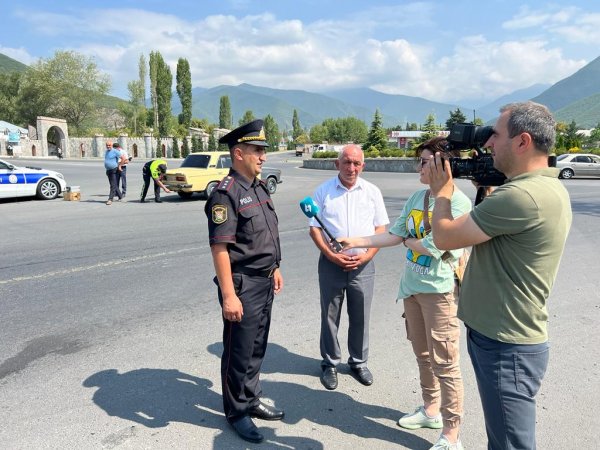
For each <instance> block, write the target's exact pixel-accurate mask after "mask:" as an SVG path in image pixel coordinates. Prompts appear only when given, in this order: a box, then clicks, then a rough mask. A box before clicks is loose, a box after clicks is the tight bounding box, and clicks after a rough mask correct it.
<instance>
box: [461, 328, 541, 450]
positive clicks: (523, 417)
mask: <svg viewBox="0 0 600 450" xmlns="http://www.w3.org/2000/svg"><path fill="white" fill-rule="evenodd" d="M467 348H468V350H469V356H470V357H471V362H472V363H473V369H474V371H475V378H476V379H477V387H478V388H479V396H480V397H481V406H482V407H483V415H484V417H485V431H486V432H487V437H488V446H487V448H488V450H513V449H527V450H535V448H536V445H535V395H536V394H537V392H538V390H539V389H540V386H541V384H542V379H543V378H544V374H545V373H546V368H547V367H548V359H549V355H550V349H549V345H548V342H543V343H541V344H510V343H506V342H500V341H496V340H494V339H490V338H488V337H487V336H484V335H483V334H481V333H478V332H477V331H475V330H473V329H472V328H469V327H467Z"/></svg>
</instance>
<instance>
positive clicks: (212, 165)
mask: <svg viewBox="0 0 600 450" xmlns="http://www.w3.org/2000/svg"><path fill="white" fill-rule="evenodd" d="M230 167H231V156H230V155H229V152H198V153H190V154H189V155H188V156H186V158H185V159H184V160H183V162H182V163H181V167H179V168H177V169H168V170H167V173H166V174H165V177H164V179H163V183H164V185H165V186H167V187H168V188H169V189H170V190H172V191H173V192H177V194H178V195H179V196H180V197H181V198H190V197H191V196H192V195H193V194H194V192H198V193H200V194H202V195H204V196H205V197H208V196H209V195H210V194H211V192H212V191H213V190H214V189H215V188H216V187H217V186H218V184H219V182H220V181H221V180H222V179H223V178H225V177H226V176H227V174H228V173H229V168H230ZM261 178H262V179H263V180H264V181H265V183H267V187H268V189H269V192H270V193H271V194H274V193H275V191H276V190H277V184H278V183H281V171H280V170H279V169H269V168H267V167H263V173H262V176H261Z"/></svg>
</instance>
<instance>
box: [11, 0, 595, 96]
mask: <svg viewBox="0 0 600 450" xmlns="http://www.w3.org/2000/svg"><path fill="white" fill-rule="evenodd" d="M3 3H8V4H4V5H3V8H2V16H3V27H2V34H1V35H0V53H4V54H6V55H8V56H10V57H12V58H15V59H17V60H19V61H21V62H23V63H25V64H31V63H33V62H35V61H37V60H38V59H39V58H44V59H47V58H50V57H52V56H53V54H54V52H55V51H56V50H74V51H77V52H79V53H83V54H85V55H88V56H91V57H93V58H94V60H95V62H96V63H97V64H98V66H99V67H100V68H101V70H103V71H104V72H106V73H107V74H109V75H110V77H111V80H112V90H111V93H112V94H114V95H117V96H119V97H122V98H127V97H128V94H127V82H128V81H131V80H135V79H137V77H138V69H137V65H138V60H139V56H140V54H144V55H146V58H148V54H149V52H150V51H152V50H155V51H156V50H158V51H160V52H161V54H162V56H163V58H164V59H165V61H166V62H167V63H168V64H169V65H170V66H171V69H172V71H173V74H175V67H176V64H177V59H178V58H180V57H183V58H186V59H187V60H188V61H189V63H190V67H191V73H192V84H193V86H194V87H205V88H210V87H214V86H218V85H220V84H231V85H237V84H240V83H250V84H254V85H259V86H266V87H272V88H282V89H302V90H308V91H312V92H319V91H324V90H330V89H344V88H353V87H370V88H372V89H376V90H379V91H382V92H385V93H389V94H404V95H412V96H419V97H424V98H427V99H429V100H434V101H443V102H458V101H461V102H463V103H464V102H465V101H468V102H471V103H473V104H484V103H486V102H487V101H491V100H494V99H496V98H498V97H500V96H502V95H505V94H508V93H511V92H513V91H515V90H517V89H522V88H526V87H529V86H531V85H533V84H536V83H544V84H552V83H555V82H557V81H559V80H561V79H562V78H565V77H566V76H569V75H571V74H572V73H574V72H575V71H577V70H578V69H579V68H581V67H583V66H584V65H585V64H587V63H589V62H590V61H592V60H593V59H595V58H597V57H598V56H600V4H599V3H598V2H592V1H587V0H565V1H563V2H561V3H557V2H545V1H530V2H528V3H527V2H520V1H519V2H517V1H513V0H479V1H470V0H469V1H467V0H453V1H423V2H409V1H388V0H370V1H364V0H362V1H358V0H332V1H328V0H320V1H316V0H304V1H288V0H263V1H250V0H193V1H192V0H170V1H164V0H162V1H159V0H145V1H133V0H119V1H114V0H104V1H102V2H97V1H95V2H89V1H85V0H83V1H73V0H69V1H63V0H54V1H47V0H44V1H42V0H27V1H20V0H13V1H10V2H3Z"/></svg>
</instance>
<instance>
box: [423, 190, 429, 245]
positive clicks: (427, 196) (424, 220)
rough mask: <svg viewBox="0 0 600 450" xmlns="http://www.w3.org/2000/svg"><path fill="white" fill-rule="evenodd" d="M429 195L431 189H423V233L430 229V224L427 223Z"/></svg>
mask: <svg viewBox="0 0 600 450" xmlns="http://www.w3.org/2000/svg"><path fill="white" fill-rule="evenodd" d="M430 197H431V191H430V190H429V189H427V190H426V191H425V197H424V198H423V226H424V227H425V234H427V233H429V232H430V231H431V224H430V223H429V198H430Z"/></svg>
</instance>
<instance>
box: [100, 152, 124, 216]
mask: <svg viewBox="0 0 600 450" xmlns="http://www.w3.org/2000/svg"><path fill="white" fill-rule="evenodd" d="M104 168H105V169H106V176H107V177H108V183H109V185H110V193H109V194H108V200H107V201H106V204H107V205H112V202H113V199H114V198H115V195H116V196H117V198H118V199H119V201H121V199H122V198H123V195H122V194H121V191H120V190H119V186H118V185H117V171H119V170H121V153H120V152H119V151H118V150H117V149H115V148H113V145H112V142H111V141H106V152H105V153H104Z"/></svg>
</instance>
